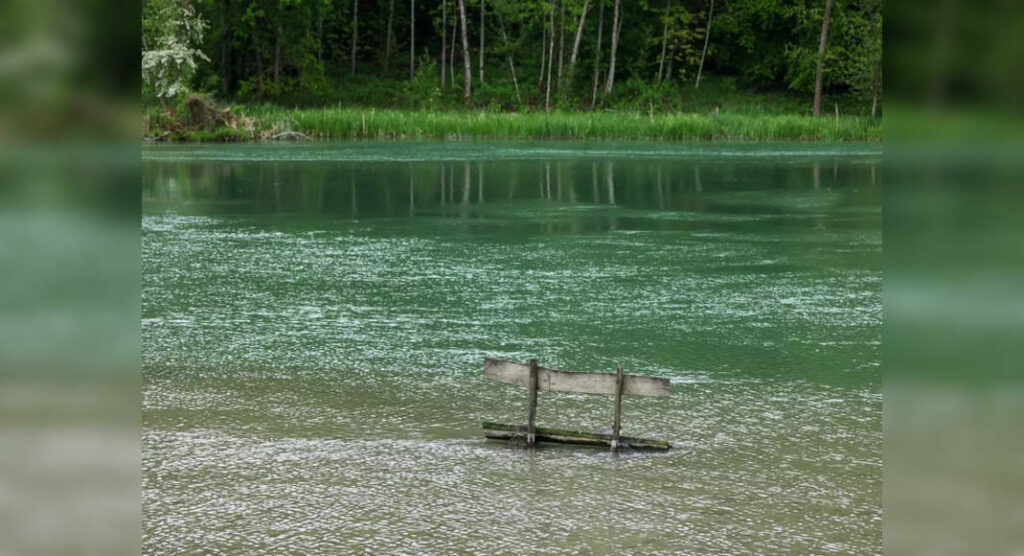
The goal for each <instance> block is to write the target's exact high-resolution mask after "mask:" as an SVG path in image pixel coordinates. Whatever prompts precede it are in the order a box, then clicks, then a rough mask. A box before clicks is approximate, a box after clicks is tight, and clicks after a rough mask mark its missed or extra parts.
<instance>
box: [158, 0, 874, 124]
mask: <svg viewBox="0 0 1024 556" xmlns="http://www.w3.org/2000/svg"><path fill="white" fill-rule="evenodd" d="M190 1H195V2H197V3H196V4H195V5H194V10H193V7H192V6H193V5H192V4H189V2H190ZM389 1H390V0H358V2H359V9H358V36H356V37H354V36H353V30H354V29H355V27H356V26H355V21H354V10H353V8H354V0H239V1H230V0H146V3H145V5H144V8H143V14H144V16H143V43H144V52H145V53H144V56H143V57H144V71H145V72H146V75H147V77H148V79H147V85H146V87H147V90H148V91H149V93H150V97H149V98H151V99H156V98H160V99H169V98H171V97H173V96H175V95H180V94H182V92H183V91H186V90H189V89H191V90H199V91H204V92H206V93H209V94H213V95H216V96H217V97H218V98H220V99H222V100H226V101H242V102H250V103H251V102H259V103H262V102H273V103H278V104H284V105H287V106H300V107H316V106H363V107H371V106H372V107H381V108H401V109H408V108H418V109H428V110H443V109H449V108H450V109H461V108H462V94H461V93H462V90H461V86H462V72H463V63H462V52H461V40H460V37H459V36H458V34H455V35H453V31H456V30H457V26H456V23H457V9H456V2H455V0H443V1H445V2H447V3H446V4H443V3H442V1H438V0H435V1H434V2H425V1H418V2H416V14H415V36H416V42H415V46H416V53H417V56H419V57H420V59H419V60H418V62H417V64H416V65H417V68H418V69H417V71H416V72H415V75H414V76H413V77H412V78H411V79H410V77H409V75H408V71H407V68H408V63H409V56H410V51H409V44H410V43H409V41H410V39H411V37H410V33H409V30H410V27H409V25H410V23H411V22H412V21H411V19H410V14H409V12H408V4H405V5H404V6H403V4H402V3H401V2H398V3H396V9H395V12H394V20H393V21H392V28H393V33H392V48H391V57H390V58H391V61H390V65H389V67H383V64H382V62H383V60H384V56H383V51H384V43H385V35H386V32H385V31H386V28H387V23H388V22H387V18H388V12H389V10H388V7H389V3H388V2H389ZM585 2H588V0H486V3H485V7H486V13H485V21H484V29H482V30H481V29H480V19H479V8H480V0H467V16H468V22H467V23H468V33H469V43H470V55H471V59H472V72H473V91H472V98H471V101H470V108H474V109H486V110H488V111H536V110H541V109H543V106H544V97H545V86H544V78H545V77H546V75H545V73H542V69H546V66H544V65H542V64H541V61H542V58H544V59H545V64H547V63H549V62H550V61H549V60H546V57H547V52H548V49H547V47H546V46H547V45H549V44H550V42H549V40H550V37H551V32H552V31H555V35H554V36H555V39H556V40H555V58H556V68H557V60H558V59H561V60H562V62H563V64H562V65H563V70H564V72H565V75H564V76H563V86H562V87H561V90H560V91H558V92H556V91H555V90H554V89H556V87H554V86H553V87H552V89H553V91H552V93H553V94H552V101H553V106H554V107H555V108H556V109H557V110H563V111H573V110H586V109H589V105H590V98H591V92H592V90H593V78H594V65H593V64H594V60H595V59H596V57H597V56H598V52H597V51H596V36H597V30H598V13H599V11H600V6H601V4H602V3H603V4H604V18H603V31H602V33H603V39H602V45H601V50H602V52H601V53H600V55H601V56H600V62H601V64H600V65H601V67H600V68H598V73H599V83H598V85H599V89H603V85H604V82H605V78H606V76H607V73H608V63H609V60H610V55H609V54H610V52H609V48H610V44H611V35H612V29H611V24H612V6H613V0H589V3H588V6H587V7H588V10H587V17H586V20H585V25H584V27H583V34H582V40H581V42H580V48H579V56H578V64H577V66H576V69H575V71H574V72H573V73H572V75H569V73H568V66H569V64H568V62H569V57H570V52H571V49H572V46H573V42H574V38H575V33H576V28H577V24H578V22H579V17H580V15H581V14H582V13H583V7H584V3H585ZM825 2H826V0H744V1H742V2H738V1H734V0H728V1H727V0H715V4H714V10H713V17H712V19H711V31H710V35H709V42H708V45H709V48H708V53H707V58H706V60H705V63H704V74H703V75H704V77H703V78H702V83H701V87H700V89H696V90H695V89H694V87H693V77H694V73H695V71H696V68H697V65H698V64H699V63H700V59H701V52H702V50H703V46H704V39H705V29H706V25H707V23H708V15H709V11H710V10H711V0H672V1H671V3H669V0H642V1H638V2H630V1H624V2H621V11H622V26H621V30H622V31H621V36H620V40H619V47H618V51H617V56H616V58H617V64H616V71H615V87H614V88H613V90H612V93H611V95H609V96H608V97H607V98H603V101H602V102H601V103H599V106H600V107H604V108H606V109H607V108H611V109H617V110H627V111H631V112H638V111H639V112H650V111H659V110H661V111H670V112H671V111H679V110H683V111H699V112H709V111H712V110H716V109H730V108H731V107H733V106H737V105H740V104H743V105H745V108H744V110H745V111H748V112H765V113H777V112H778V111H779V110H778V109H777V107H778V106H781V105H783V104H784V105H785V106H787V109H791V110H793V111H796V112H806V111H807V110H808V109H809V104H810V103H809V100H810V99H809V93H810V91H811V89H812V87H813V78H814V70H815V63H816V59H817V48H818V41H819V37H820V32H821V19H822V12H823V9H824V5H825ZM563 3H564V4H563ZM563 5H564V10H563V9H562V8H563ZM442 6H447V21H446V23H447V25H446V26H444V28H443V29H442V18H441V13H442ZM563 12H564V14H565V18H564V20H563V19H562V18H561V14H562V13H563ZM552 14H554V16H555V25H554V29H551V20H550V16H551V15H552ZM205 22H209V24H208V27H209V29H208V32H206V33H204V31H205V30H206V27H207V24H206V23H205ZM881 30H882V12H881V0H836V4H835V7H834V9H833V15H832V25H831V31H830V33H829V43H828V48H827V50H826V66H825V75H824V77H825V94H826V95H830V96H831V97H834V98H831V99H830V100H831V101H832V102H839V103H840V105H841V107H842V109H843V111H844V113H851V112H852V113H864V112H866V111H868V110H869V107H870V99H869V98H868V97H870V94H871V92H872V91H873V89H874V87H875V82H876V75H878V72H877V71H876V70H877V68H878V67H879V64H880V61H881V53H882V40H881V36H882V32H881ZM481 32H483V33H484V34H485V38H486V43H485V47H484V49H485V50H484V54H485V56H484V64H485V75H486V79H485V80H484V81H483V82H482V83H481V81H480V79H479V77H478V67H477V64H478V61H479V57H478V55H479V37H480V33H481ZM442 33H443V34H444V35H445V42H444V46H445V49H444V51H443V52H442ZM203 38H205V39H206V40H205V42H204V43H202V44H201V46H200V41H201V39H203ZM354 39H357V40H358V43H357V45H356V46H357V48H356V49H355V66H356V72H355V74H354V75H353V74H352V71H351V66H352V59H351V57H352V52H353V49H352V46H353V45H352V41H353V40H354ZM453 41H455V43H456V46H455V49H454V58H453V59H452V58H450V57H451V56H452V55H453V51H452V50H451V47H452V44H453ZM662 45H664V46H665V52H666V58H667V59H666V63H665V64H664V66H663V67H662V64H661V63H660V57H661V52H662ZM200 47H201V51H200V50H197V48H200ZM560 48H561V49H562V50H561V52H559V50H560ZM158 53H159V55H158ZM442 57H443V58H444V59H445V60H446V62H453V63H451V64H450V65H451V67H452V69H449V70H448V71H449V72H452V70H454V71H453V73H454V75H451V74H449V75H448V76H446V81H448V82H447V83H446V85H445V87H442V86H441V75H440V74H441V70H440V66H441V59H442ZM509 58H511V59H512V62H513V64H514V66H515V71H516V75H517V77H518V82H519V94H518V95H517V94H516V88H515V86H514V85H513V83H512V77H511V72H510V68H509V64H508V59H509ZM446 65H448V64H446ZM659 69H662V70H663V71H664V74H665V75H664V79H663V80H664V81H666V83H660V84H659V79H658V74H659ZM552 73H553V74H555V75H553V81H555V80H557V69H556V70H555V71H553V72H552ZM725 84H729V87H728V88H723V87H725ZM733 85H734V86H733ZM705 89H707V90H708V91H709V92H708V93H705V92H704V90H705ZM710 92H716V93H718V94H719V95H721V96H719V97H717V98H714V97H712V96H710ZM601 98H602V96H601V95H599V99H601ZM757 98H761V99H762V100H760V101H758V100H757ZM794 99H795V100H794ZM165 102H166V100H165ZM854 102H856V103H859V104H857V105H854ZM758 104H760V106H757V105H758Z"/></svg>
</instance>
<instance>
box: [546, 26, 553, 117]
mask: <svg viewBox="0 0 1024 556" xmlns="http://www.w3.org/2000/svg"><path fill="white" fill-rule="evenodd" d="M550 15H551V17H550V23H551V40H550V41H548V85H547V92H545V93H544V111H545V112H550V111H551V67H552V66H554V65H555V9H554V6H552V8H551V14H550Z"/></svg>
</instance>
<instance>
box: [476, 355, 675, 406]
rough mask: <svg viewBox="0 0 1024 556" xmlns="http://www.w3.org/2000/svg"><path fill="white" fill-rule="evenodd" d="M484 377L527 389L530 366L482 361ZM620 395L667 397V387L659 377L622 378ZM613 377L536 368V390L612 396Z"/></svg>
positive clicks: (630, 376)
mask: <svg viewBox="0 0 1024 556" xmlns="http://www.w3.org/2000/svg"><path fill="white" fill-rule="evenodd" d="M484 376H485V377H487V378H489V379H492V380H497V381H498V382H504V383H507V384H514V385H517V386H522V387H524V388H526V387H528V385H529V379H530V366H529V365H524V364H522V363H515V362H512V361H505V360H503V359H492V358H490V357H485V358H484ZM623 377H624V380H623V388H622V393H623V394H625V395H627V396H656V397H663V396H668V395H669V392H670V384H669V381H668V379H667V378H664V377H659V376H644V375H623ZM615 380H616V379H615V374H613V373H587V372H573V371H560V370H558V369H548V368H547V367H539V368H538V369H537V388H538V389H540V390H544V391H548V392H574V393H578V394H615Z"/></svg>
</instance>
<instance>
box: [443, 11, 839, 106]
mask: <svg viewBox="0 0 1024 556" xmlns="http://www.w3.org/2000/svg"><path fill="white" fill-rule="evenodd" d="M829 1H831V0H829ZM458 2H459V20H460V21H461V23H462V24H461V25H460V27H461V28H462V65H463V70H464V74H465V75H463V77H462V104H463V105H465V106H469V99H470V95H471V94H472V88H473V64H472V62H470V60H469V34H468V33H467V32H466V0H458Z"/></svg>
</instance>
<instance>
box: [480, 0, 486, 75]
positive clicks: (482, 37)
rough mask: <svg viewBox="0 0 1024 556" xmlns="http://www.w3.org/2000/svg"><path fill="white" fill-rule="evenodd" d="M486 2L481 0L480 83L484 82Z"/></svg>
mask: <svg viewBox="0 0 1024 556" xmlns="http://www.w3.org/2000/svg"><path fill="white" fill-rule="evenodd" d="M484 4H485V2H484V0H480V64H479V65H480V83H481V84H483V82H484Z"/></svg>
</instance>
